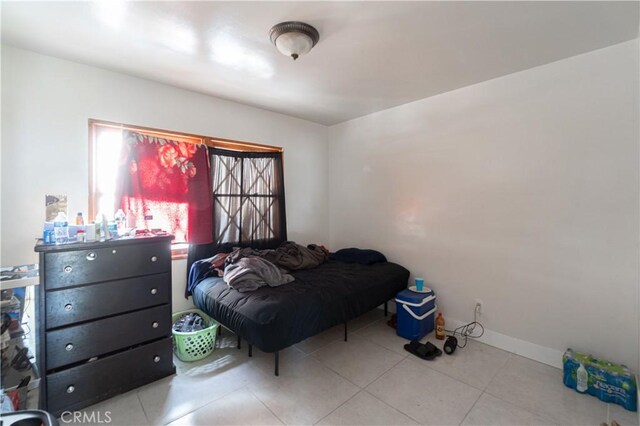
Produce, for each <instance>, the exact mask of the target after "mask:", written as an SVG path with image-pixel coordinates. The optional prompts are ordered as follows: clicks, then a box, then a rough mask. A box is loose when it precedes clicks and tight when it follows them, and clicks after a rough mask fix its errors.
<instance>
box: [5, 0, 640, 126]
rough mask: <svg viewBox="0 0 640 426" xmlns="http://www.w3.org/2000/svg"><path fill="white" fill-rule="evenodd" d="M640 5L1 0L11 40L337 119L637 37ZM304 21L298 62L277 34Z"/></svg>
mask: <svg viewBox="0 0 640 426" xmlns="http://www.w3.org/2000/svg"><path fill="white" fill-rule="evenodd" d="M638 5H639V3H638V2H608V1H605V2H589V1H586V2H392V1H388V2H124V1H117V0H115V1H114V0H109V1H107V0H105V1H97V2H6V1H5V2H2V43H3V44H7V45H11V46H16V47H20V48H25V49H30V50H34V51H37V52H41V53H44V54H47V55H52V56H57V57H60V58H64V59H69V60H72V61H77V62H81V63H86V64H90V65H95V66H98V67H102V68H106V69H110V70H114V71H119V72H123V73H126V74H130V75H134V76H138V77H143V78H146V79H150V80H155V81H159V82H163V83H167V84H171V85H174V86H178V87H182V88H186V89H190V90H193V91H196V92H201V93H205V94H209V95H213V96H217V97H221V98H225V99H230V100H234V101H237V102H242V103H245V104H249V105H253V106H257V107H261V108H265V109H269V110H272V111H277V112H281V113H284V114H288V115H292V116H295V117H300V118H303V119H307V120H311V121H314V122H317V123H321V124H326V125H331V124H335V123H339V122H342V121H345V120H349V119H351V118H355V117H359V116H362V115H366V114H369V113H372V112H375V111H379V110H383V109H386V108H390V107H393V106H396V105H400V104H404V103H407V102H411V101H415V100H418V99H422V98H425V97H429V96H433V95H436V94H438V93H443V92H446V91H449V90H453V89H456V88H460V87H464V86H468V85H470V84H474V83H478V82H481V81H485V80H488V79H492V78H495V77H499V76H502V75H506V74H510V73H513V72H516V71H521V70H524V69H527V68H531V67H535V66H538V65H542V64H545V63H549V62H552V61H556V60H559V59H562V58H566V57H569V56H574V55H577V54H580V53H584V52H588V51H591V50H594V49H599V48H602V47H605V46H609V45H612V44H616V43H620V42H623V41H627V40H631V39H634V38H637V37H638V26H639V25H638V14H639V8H638ZM287 20H301V21H304V22H307V23H309V24H311V25H313V26H315V27H316V28H317V29H318V30H319V32H320V42H319V43H318V45H317V46H316V47H315V48H314V49H313V50H312V51H311V52H310V53H309V54H308V55H306V56H303V57H301V58H300V59H298V60H297V61H295V62H294V61H292V60H291V59H289V58H287V57H285V56H283V55H281V54H280V53H278V51H277V50H276V49H275V47H274V46H273V45H271V44H270V41H269V37H268V33H269V29H270V28H271V26H272V25H274V24H276V23H278V22H281V21H287Z"/></svg>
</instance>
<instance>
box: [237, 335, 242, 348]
mask: <svg viewBox="0 0 640 426" xmlns="http://www.w3.org/2000/svg"><path fill="white" fill-rule="evenodd" d="M238 349H242V339H240V336H238Z"/></svg>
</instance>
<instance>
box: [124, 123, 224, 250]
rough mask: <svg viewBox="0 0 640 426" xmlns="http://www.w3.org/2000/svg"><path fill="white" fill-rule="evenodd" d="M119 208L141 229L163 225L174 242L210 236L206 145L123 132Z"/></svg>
mask: <svg viewBox="0 0 640 426" xmlns="http://www.w3.org/2000/svg"><path fill="white" fill-rule="evenodd" d="M123 137H124V142H125V143H124V149H123V156H122V158H123V160H124V161H122V162H121V164H120V172H119V175H120V179H121V184H120V188H121V195H120V208H122V210H123V211H124V212H125V213H126V212H131V213H133V214H134V215H135V218H136V227H137V228H139V229H162V230H165V231H168V232H170V233H172V234H173V235H175V240H174V242H189V243H194V244H204V243H209V242H211V240H212V207H211V206H212V189H211V179H210V176H209V175H210V166H209V158H208V154H207V149H206V147H205V146H204V145H196V144H193V143H188V142H178V141H174V140H169V139H163V138H158V137H155V136H150V135H146V134H142V133H137V132H131V131H124V133H123Z"/></svg>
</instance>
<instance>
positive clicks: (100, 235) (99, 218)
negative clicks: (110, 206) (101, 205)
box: [95, 212, 106, 241]
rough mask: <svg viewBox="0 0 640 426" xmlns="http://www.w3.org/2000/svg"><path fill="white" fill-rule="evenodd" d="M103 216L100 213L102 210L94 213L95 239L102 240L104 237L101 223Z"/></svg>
mask: <svg viewBox="0 0 640 426" xmlns="http://www.w3.org/2000/svg"><path fill="white" fill-rule="evenodd" d="M103 217H104V215H103V214H102V212H100V213H98V214H97V215H96V220H95V226H96V241H104V240H105V239H106V236H105V233H104V229H103V224H102V218H103Z"/></svg>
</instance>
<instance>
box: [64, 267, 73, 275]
mask: <svg viewBox="0 0 640 426" xmlns="http://www.w3.org/2000/svg"><path fill="white" fill-rule="evenodd" d="M64 271H65V272H66V273H67V274H68V273H69V272H71V271H73V268H72V267H71V266H69V265H67V266H65V267H64Z"/></svg>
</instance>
